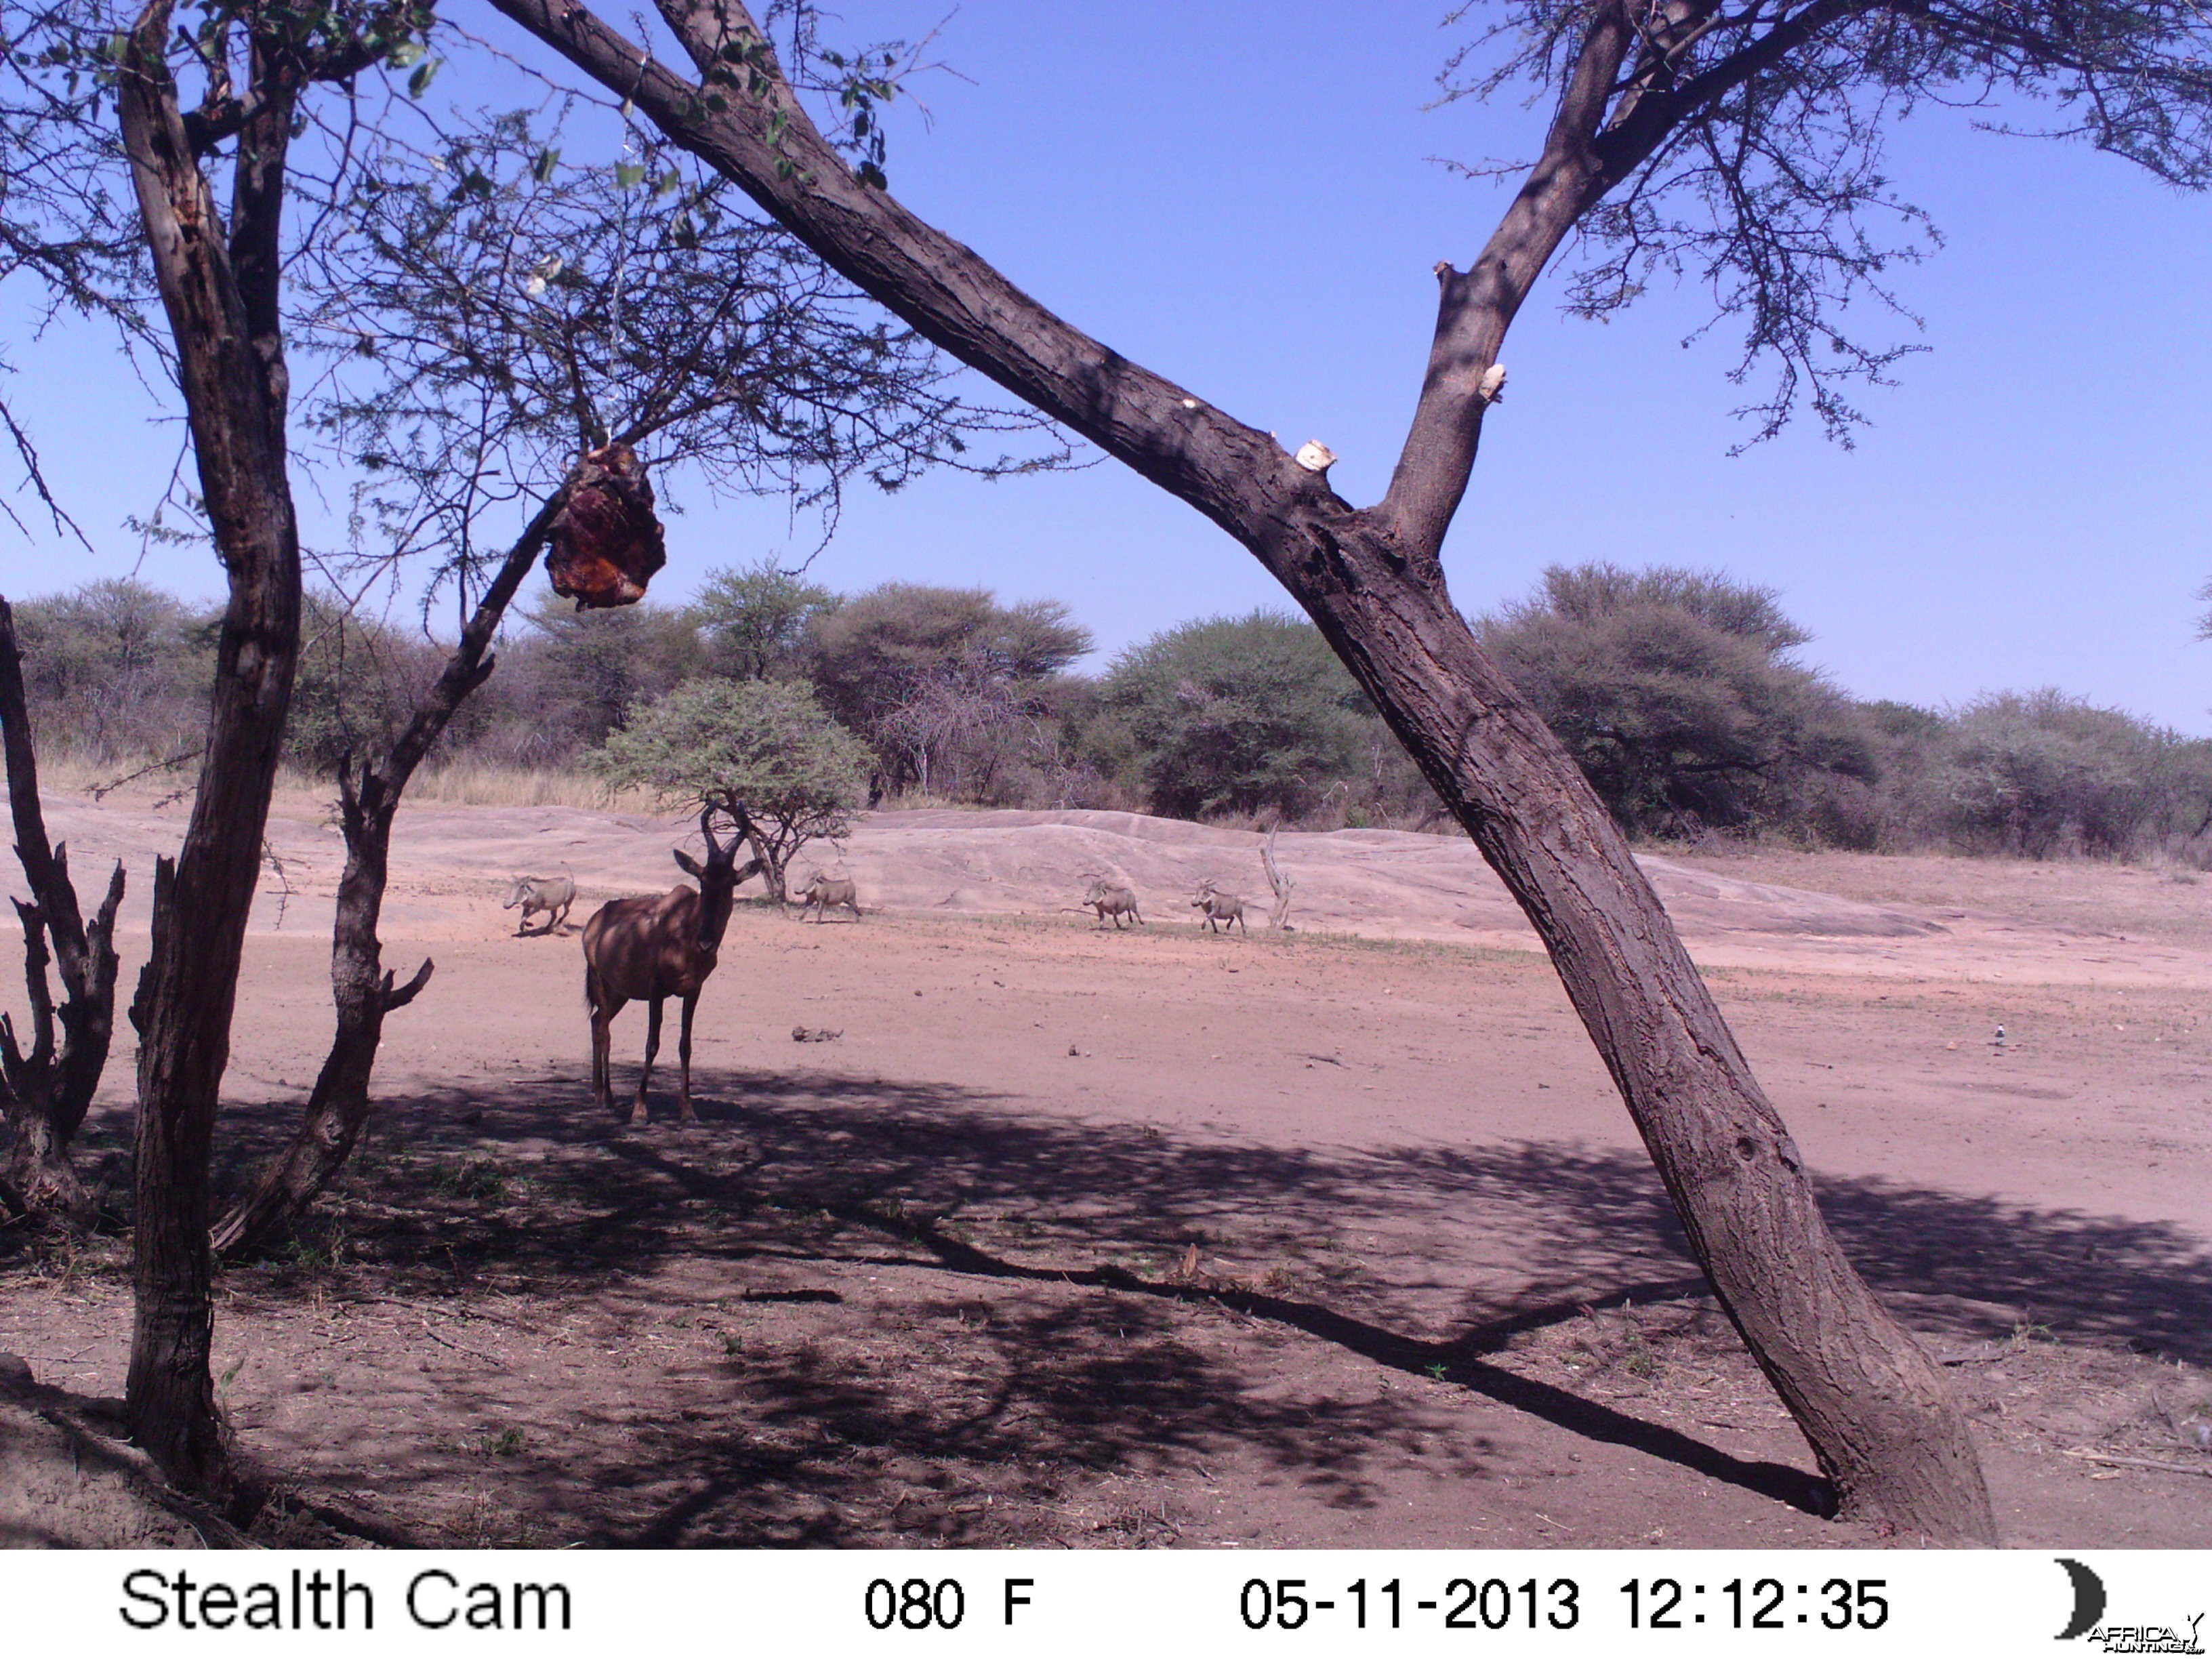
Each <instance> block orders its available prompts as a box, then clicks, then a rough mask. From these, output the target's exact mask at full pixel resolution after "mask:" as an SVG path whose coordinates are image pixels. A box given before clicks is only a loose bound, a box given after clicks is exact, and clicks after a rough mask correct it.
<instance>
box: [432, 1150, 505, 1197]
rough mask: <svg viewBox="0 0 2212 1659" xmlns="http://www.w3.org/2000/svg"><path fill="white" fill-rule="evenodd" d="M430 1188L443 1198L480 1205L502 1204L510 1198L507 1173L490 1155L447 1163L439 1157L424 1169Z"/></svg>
mask: <svg viewBox="0 0 2212 1659" xmlns="http://www.w3.org/2000/svg"><path fill="white" fill-rule="evenodd" d="M424 1173H425V1175H426V1176H428V1182H429V1188H430V1190H431V1191H432V1192H434V1193H435V1194H438V1196H440V1197H441V1198H459V1199H467V1200H471V1201H472V1202H475V1203H478V1204H498V1203H501V1202H503V1201H504V1200H506V1198H507V1175H506V1173H505V1171H503V1170H501V1169H500V1167H499V1166H498V1165H497V1164H495V1163H493V1162H492V1161H491V1159H489V1158H463V1159H461V1160H460V1161H459V1162H458V1163H447V1161H446V1160H445V1159H443V1158H439V1159H437V1160H435V1161H434V1162H433V1163H431V1164H429V1165H428V1167H427V1168H426V1170H424Z"/></svg>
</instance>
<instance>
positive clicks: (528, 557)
mask: <svg viewBox="0 0 2212 1659" xmlns="http://www.w3.org/2000/svg"><path fill="white" fill-rule="evenodd" d="M560 137H561V135H560V132H559V130H558V128H557V126H545V125H540V124H538V123H536V122H534V121H533V120H532V118H531V117H529V116H528V115H527V114H524V113H520V112H518V113H513V114H506V115H501V116H497V117H494V118H489V119H484V120H479V121H476V122H471V123H467V124H462V125H458V126H456V127H454V128H453V129H451V130H449V131H446V132H445V133H443V134H442V135H441V139H440V143H439V145H438V148H437V149H435V150H434V151H433V152H432V155H433V157H434V158H435V161H436V162H437V163H438V165H437V166H435V167H426V166H425V165H423V160H422V156H421V155H420V154H419V152H417V151H416V149H415V148H414V147H413V146H412V145H411V144H405V143H400V142H398V140H394V139H386V141H384V142H382V143H378V144H376V145H374V146H373V147H371V149H369V151H368V154H367V155H366V156H365V157H364V160H363V161H362V166H361V168H360V173H359V181H358V183H357V184H356V186H355V187H354V188H353V189H352V190H351V191H349V192H348V193H347V194H346V195H345V196H344V197H343V199H342V200H340V201H339V202H337V204H334V206H333V208H332V210H331V213H330V214H329V216H327V218H326V220H325V229H324V231H323V233H322V234H319V236H318V237H317V238H316V239H315V240H313V241H311V242H310V243H309V245H308V246H307V249H306V250H305V258H303V260H302V261H301V264H302V265H303V266H304V269H303V270H301V273H300V275H299V276H298V278H297V282H298V290H299V295H300V300H301V305H300V314H299V317H298V319H297V321H296V323H295V328H296V329H297V330H298V331H300V332H301V333H303V334H305V335H306V336H307V337H308V338H309V339H310V340H311V341H313V342H314V344H313V346H311V347H310V348H309V349H311V350H312V351H313V352H315V353H316V354H317V355H318V356H320V357H322V358H323V360H324V361H325V363H326V364H327V366H328V368H329V370H330V373H329V374H328V375H327V377H326V378H325V380H324V381H323V382H322V383H321V389H320V391H319V395H318V397H317V398H316V399H315V400H314V402H313V404H312V405H311V407H310V409H309V410H308V420H307V424H308V425H309V427H310V428H312V429H313V430H315V431H317V432H319V434H321V435H323V437H324V438H325V441H326V442H327V443H328V444H329V445H330V446H331V448H332V449H333V450H334V452H335V453H336V454H337V456H338V458H339V459H342V460H344V461H347V462H349V463H350V464H352V465H354V466H356V467H358V468H360V469H362V472H363V474H364V481H363V482H362V484H361V485H360V487H359V488H358V489H357V490H356V508H357V511H358V513H359V514H360V516H361V517H362V520H364V521H366V522H367V523H368V525H370V526H373V527H374V530H373V534H372V535H371V537H370V538H368V540H366V541H365V542H364V543H363V544H362V545H361V546H360V547H358V548H357V549H356V550H354V551H353V552H352V553H351V555H350V556H340V557H335V558H333V559H332V560H331V561H330V562H331V565H332V567H333V568H335V570H336V571H337V574H339V575H340V576H341V579H343V580H351V581H354V582H356V583H358V584H361V585H362V587H363V588H364V589H366V588H371V587H374V586H377V585H378V582H379V579H380V578H393V577H397V576H398V574H400V573H401V572H403V571H408V570H411V569H412V568H414V567H416V566H418V565H419V564H420V563H421V562H423V561H424V559H426V558H428V559H429V560H431V561H433V562H434V563H433V570H432V573H431V577H430V580H429V582H428V586H427V587H426V590H425V592H426V594H427V595H428V596H435V595H436V594H437V593H438V592H440V591H441V587H442V586H446V585H448V584H449V585H450V586H452V587H453V590H454V592H456V594H457V595H458V596H459V598H460V599H461V600H462V602H463V603H464V604H465V603H466V598H467V596H468V595H469V594H470V593H471V592H474V593H475V594H476V595H477V599H476V603H475V605H474V606H473V608H472V609H471V610H469V611H468V612H467V621H466V623H465V626H464V628H463V629H462V633H461V638H460V641H459V643H458V645H457V646H456V647H455V648H454V650H453V653H452V655H451V657H450V658H449V659H448V661H447V666H446V669H445V671H444V673H443V674H442V675H441V677H440V678H439V680H438V682H437V684H435V686H434V687H433V688H432V689H431V690H430V692H429V693H428V695H427V696H425V697H424V698H423V699H422V702H421V703H420V705H419V706H418V707H417V708H416V710H415V712H414V714H413V716H412V718H411V719H410V720H409V721H408V723H407V725H406V726H405V728H404V730H403V731H402V732H400V734H399V735H398V738H396V739H395V740H394V741H393V742H392V744H391V746H390V748H389V749H388V750H387V751H386V753H385V754H384V755H383V756H382V757H380V758H378V759H375V760H374V762H372V761H371V760H370V759H368V758H366V757H364V758H363V759H362V761H361V762H360V763H358V764H357V765H356V764H355V763H351V762H350V761H349V759H341V761H340V762H339V763H338V765H337V781H338V786H339V790H340V797H341V799H340V813H339V821H340V826H341V828H342V829H343V831H344V834H345V840H346V864H345V869H344V871H343V874H342V876H341V877H340V879H339V884H338V894H337V921H336V923H335V929H334V933H333V937H332V942H331V993H332V997H333V1000H334V1001H335V1003H336V1006H337V1030H336V1032H335V1035H334V1036H333V1037H332V1040H331V1049H330V1053H329V1055H328V1057H327V1058H326V1059H325V1061H324V1064H323V1067H322V1070H321V1072H320V1073H319V1074H318V1076H317V1078H316V1080H315V1085H314V1088H313V1091H312V1092H311V1093H310V1095H309V1097H308V1098H307V1108H306V1111H305V1114H304V1115H303V1117H302V1120H301V1124H300V1127H299V1128H298V1129H297V1130H296V1131H295V1133H294V1134H293V1136H292V1138H291V1139H290V1140H289V1142H287V1144H286V1145H285V1146H284V1147H283V1149H282V1150H281V1151H280V1152H278V1153H277V1154H276V1156H275V1157H274V1158H271V1159H270V1162H269V1163H268V1164H266V1165H265V1166H264V1168H263V1169H262V1170H261V1171H260V1172H259V1173H258V1176H256V1177H255V1179H254V1180H253V1182H252V1184H251V1185H250V1187H249V1188H248V1189H247V1191H246V1193H245V1194H244V1195H243V1196H242V1197H240V1199H239V1200H238V1201H237V1202H236V1203H235V1204H234V1206H232V1207H231V1209H230V1210H229V1211H228V1212H227V1213H226V1214H225V1215H224V1216H223V1217H222V1219H221V1220H220V1221H219V1222H218V1223H217V1224H216V1228H215V1231H214V1243H215V1246H216V1249H218V1250H221V1251H225V1252H228V1253H232V1254H236V1255H247V1254H251V1253H252V1251H254V1250H255V1249H259V1248H261V1247H263V1246H264V1245H265V1244H267V1243H269V1242H270V1240H271V1239H272V1238H273V1237H275V1236H276V1234H277V1233H278V1232H280V1231H282V1230H283V1227H285V1226H286V1225H288V1224H289V1222H290V1221H291V1220H292V1218H295V1216H297V1215H298V1214H299V1213H300V1212H301V1211H302V1210H304V1209H305V1208H306V1207H307V1206H308V1205H310V1204H312V1203H313V1201H314V1200H315V1199H316V1198H317V1197H318V1196H319V1195H320V1194H321V1193H322V1192H323V1191H324V1190H325V1188H327V1187H328V1186H329V1184H330V1182H331V1181H332V1180H333V1179H334V1178H335V1177H336V1176H337V1173H338V1171H339V1170H341V1169H343V1167H344V1164H345V1162H346V1160H347V1158H349V1156H350V1155H351V1153H352V1151H353V1148H354V1146H356V1143H357V1142H358V1141H359V1139H360V1137H361V1133H362V1129H363V1128H364V1127H366V1126H367V1124H368V1118H369V1115H370V1111H371V1108H372V1102H371V1100H370V1097H369V1092H368V1091H369V1082H370V1078H371V1074H372V1072H373V1069H374V1063H375V1059H376V1052H377V1048H378V1046H379V1043H380V1041H381V1035H382V1030H383V1022H384V1018H385V1016H386V1014H387V1013H390V1012H392V1011H393V1010H395V1009H398V1008H399V1007H402V1006H405V1004H406V1003H407V1002H408V1001H410V1000H412V999H413V998H414V996H415V995H416V994H417V993H418V992H419V991H420V990H421V989H422V986H423V984H424V983H425V982H426V981H428V977H429V975H430V972H431V963H429V962H428V961H426V962H424V963H423V964H422V967H421V969H419V970H418V971H417V972H416V975H415V976H414V977H413V978H412V979H411V980H410V981H408V982H407V983H406V984H404V985H395V983H394V981H395V975H393V974H392V972H391V971H390V970H387V969H385V968H384V967H383V963H382V947H381V945H380V941H379V939H378V937H377V926H378V922H379V919H380V915H381V911H382V905H383V898H384V890H385V885H386V877H387V869H388V865H389V859H390V848H391V838H392V818H393V815H394V814H395V813H396V812H397V811H398V805H399V801H400V799H401V796H402V793H403V792H404V790H405V788H406V787H407V784H408V781H409V780H410V778H411V777H412V776H413V775H414V773H415V771H416V769H417V768H418V767H419V766H420V765H421V764H422V761H423V760H424V759H425V757H427V756H428V754H429V752H430V750H431V749H432V747H433V745H435V744H436V742H437V740H438V738H439V737H440V736H441V734H442V733H443V732H444V731H445V729H446V727H447V724H448V723H449V722H450V721H451V720H452V719H453V715H454V714H455V713H456V712H457V711H458V710H459V708H460V706H461V704H462V702H464V701H465V699H466V698H467V697H468V696H469V695H470V694H471V692H472V691H474V690H475V689H476V688H477V686H479V685H481V684H483V682H484V680H485V679H486V678H489V675H490V674H491V672H492V671H493V668H494V666H495V658H494V657H493V656H492V655H490V654H489V648H490V646H491V643H492V641H493V636H494V635H495V632H496V630H497V629H498V628H499V627H500V625H501V621H502V619H503V618H504V617H505V615H506V612H507V606H508V605H509V604H510V602H511V601H512V600H513V598H514V595H515V593H516V592H517V591H518V590H519V589H520V586H521V584H522V582H523V580H524V579H525V578H526V576H527V575H528V574H529V573H530V570H531V568H532V565H533V564H534V563H535V562H536V561H537V558H538V555H539V554H540V553H541V552H542V551H543V550H544V547H545V544H546V541H547V538H548V536H549V534H550V531H551V529H552V526H553V525H554V523H555V521H556V518H557V516H558V514H559V513H560V511H561V508H562V503H563V500H564V496H565V494H566V490H567V488H568V485H567V483H566V480H567V479H568V477H569V476H570V467H571V465H572V464H573V462H574V456H575V455H576V453H577V452H578V450H579V449H588V448H591V447H594V446H596V445H599V444H602V443H605V442H606V441H609V440H612V441H614V442H616V443H618V444H622V445H626V446H628V447H631V448H633V449H640V450H649V452H650V453H651V454H652V456H653V460H654V462H655V464H656V465H658V466H660V467H662V468H672V467H687V466H688V467H689V468H690V471H691V472H692V474H693V475H694V476H695V477H697V478H699V479H700V480H701V481H702V483H704V485H705V487H706V488H708V489H710V490H713V491H715V492H718V493H726V492H741V493H747V494H762V493H775V494H781V495H787V496H789V497H791V498H792V499H793V501H794V502H795V503H796V504H799V505H811V506H813V507H818V508H820V509H822V510H823V511H824V512H825V513H829V514H831V515H834V512H835V508H836V500H837V495H838V491H839V490H840V489H842V486H843V485H844V484H845V483H847V482H848V480H850V479H851V478H852V477H855V476H866V477H872V479H874V480H875V481H876V482H877V483H879V484H880V485H882V486H883V487H884V488H887V489H888V488H896V486H897V485H898V484H900V483H903V482H905V481H906V480H907V479H908V478H909V477H913V476H914V475H915V474H916V473H918V472H920V471H922V470H924V469H926V468H927V467H930V466H933V465H959V466H967V467H969V468H971V469H974V470H978V471H996V470H1001V469H1006V468H1012V467H1019V466H1026V465H1036V464H1037V459H1036V458H1034V457H1032V458H1029V459H1023V460H1011V459H1003V458H1002V459H990V460H975V459H968V446H969V442H970V441H973V440H974V439H975V438H976V437H977V436H979V435H993V436H1006V435H1012V434H1017V433H1028V432H1030V431H1034V430H1036V428H1039V427H1040V426H1041V425H1042V422H1040V421H1039V420H1038V419H1036V417H1035V416H1030V415H1029V414H1027V413H1026V412H1007V411H1001V410H993V409H989V408H987V407H979V406H976V405H975V404H971V403H969V402H968V401H967V400H965V399H963V398H962V397H960V396H959V395H958V394H957V392H954V391H952V390H951V388H950V387H949V386H947V384H946V382H947V380H949V378H950V370H949V368H947V366H946V365H945V364H944V363H943V362H942V361H941V360H940V359H939V358H938V356H936V354H935V353H934V352H933V351H932V350H931V349H929V348H928V347H927V346H926V345H925V344H923V343H921V341H919V340H918V339H916V338H915V337H914V336H913V335H912V334H911V333H909V332H908V331H905V330H902V329H892V328H889V327H887V326H885V325H884V324H883V322H882V321H881V320H880V319H878V318H876V317H873V316H871V315H867V314H865V313H863V312H861V311H860V304H859V301H858V297H857V296H856V295H853V294H852V293H851V291H850V290H849V289H847V288H846V287H845V286H844V284H843V283H841V282H839V281H837V280H836V278H835V277H834V276H831V275H830V274H829V272H828V271H826V270H824V269H823V267H822V265H821V264H820V263H819V262H818V261H817V260H816V259H814V258H812V257H811V255H809V254H807V253H806V252H805V250H804V249H803V248H801V247H800V246H799V245H798V244H797V243H795V242H794V241H793V240H791V238H790V237H789V236H787V234H784V233H782V232H781V231H779V230H776V229H775V228H773V227H771V226H768V225H763V224H762V223H761V222H759V221H758V220H757V219H755V218H753V217H751V216H747V215H744V214H741V213H736V212H732V211H730V210H728V208H727V207H726V204H724V202H723V201H722V199H721V197H722V196H723V195H724V194H725V192H726V186H725V185H722V184H721V183H720V180H718V179H713V178H712V177H711V176H709V177H708V179H704V180H702V179H699V178H697V177H696V176H691V175H693V174H694V173H695V172H696V170H695V169H693V168H692V167H691V166H690V163H688V162H687V161H685V160H684V158H682V157H680V156H675V155H668V154H665V153H663V152H661V151H659V150H658V149H656V148H655V147H654V146H653V145H652V144H651V143H646V144H644V145H643V146H641V148H640V149H639V151H638V154H637V159H636V160H635V161H628V162H625V163H623V164H622V166H621V167H620V168H619V169H618V170H617V169H610V168H595V169H583V170H579V169H577V168H574V167H562V165H561V162H560V159H559V158H560V142H559V141H560ZM1044 459H1050V452H1049V451H1048V452H1047V454H1046V456H1045V458H1044ZM532 500H537V501H539V502H540V505H538V507H537V510H536V511H535V512H534V513H532V516H531V518H530V520H529V521H528V523H527V524H526V526H525V528H524V530H523V532H522V534H521V535H520V537H519V538H516V539H515V540H514V541H513V543H512V544H510V545H509V546H507V548H506V550H504V552H503V553H500V554H496V555H494V554H491V553H489V552H488V551H487V550H483V547H482V543H483V535H484V526H486V524H487V523H488V522H490V521H495V520H496V519H497V518H498V517H499V516H500V515H501V514H502V513H505V512H511V511H512V510H513V507H514V505H515V504H517V503H518V502H520V503H527V502H529V501H532ZM431 602H432V599H431V598H429V597H426V599H425V600H424V606H425V611H426V613H427V611H428V605H430V603H431ZM763 856H764V857H765V856H766V855H765V854H763ZM770 884H771V887H772V888H773V889H775V890H776V891H777V892H778V894H779V896H780V895H781V885H780V884H781V861H780V860H776V861H775V862H773V863H772V864H771V866H770Z"/></svg>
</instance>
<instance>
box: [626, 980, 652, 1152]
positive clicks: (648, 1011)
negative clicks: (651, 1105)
mask: <svg viewBox="0 0 2212 1659" xmlns="http://www.w3.org/2000/svg"><path fill="white" fill-rule="evenodd" d="M659 1052H660V999H659V997H654V998H653V999H652V1000H650V1001H648V1002H647V1004H646V1005H645V1069H644V1070H643V1071H642V1072H640V1073H638V1074H637V1104H636V1105H635V1106H633V1107H631V1108H630V1112H629V1121H630V1127H633V1128H635V1127H637V1126H638V1125H639V1124H641V1123H642V1122H644V1121H645V1091H646V1089H647V1085H650V1084H651V1083H652V1081H653V1056H654V1055H655V1054H659Z"/></svg>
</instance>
